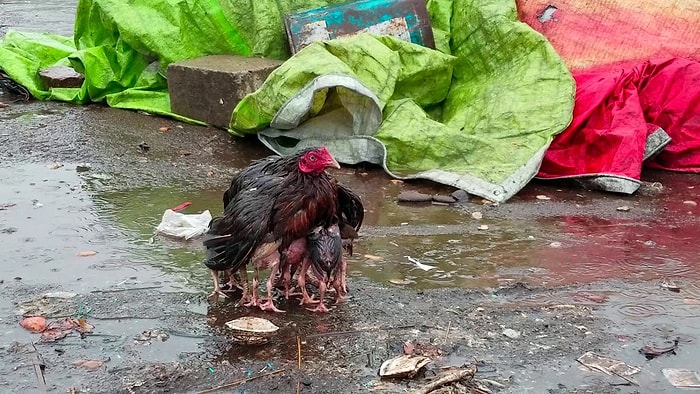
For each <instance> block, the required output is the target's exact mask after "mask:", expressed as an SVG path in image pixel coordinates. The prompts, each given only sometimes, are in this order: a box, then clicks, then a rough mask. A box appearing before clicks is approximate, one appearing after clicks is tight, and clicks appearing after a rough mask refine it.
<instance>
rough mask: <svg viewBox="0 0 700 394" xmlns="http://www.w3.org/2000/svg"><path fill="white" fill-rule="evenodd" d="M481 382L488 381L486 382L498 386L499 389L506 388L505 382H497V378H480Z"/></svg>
mask: <svg viewBox="0 0 700 394" xmlns="http://www.w3.org/2000/svg"><path fill="white" fill-rule="evenodd" d="M479 382H481V383H486V384H488V385H491V386H494V387H498V388H499V389H504V388H506V385H505V384H503V383H500V382H497V381H495V380H491V379H479Z"/></svg>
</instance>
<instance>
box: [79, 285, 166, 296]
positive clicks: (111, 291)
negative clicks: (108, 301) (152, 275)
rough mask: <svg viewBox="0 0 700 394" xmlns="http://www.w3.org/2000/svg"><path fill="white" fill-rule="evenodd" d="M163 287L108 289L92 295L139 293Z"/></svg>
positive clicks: (96, 291) (94, 291) (95, 291)
mask: <svg viewBox="0 0 700 394" xmlns="http://www.w3.org/2000/svg"><path fill="white" fill-rule="evenodd" d="M162 288H163V286H143V287H130V288H128V289H106V290H93V291H91V292H90V293H101V294H105V293H122V292H125V291H138V290H153V289H162Z"/></svg>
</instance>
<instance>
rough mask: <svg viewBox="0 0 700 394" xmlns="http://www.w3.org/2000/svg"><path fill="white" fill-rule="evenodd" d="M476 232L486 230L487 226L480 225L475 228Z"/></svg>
mask: <svg viewBox="0 0 700 394" xmlns="http://www.w3.org/2000/svg"><path fill="white" fill-rule="evenodd" d="M477 229H478V230H488V229H489V226H487V225H485V224H482V225H481V226H479V227H477Z"/></svg>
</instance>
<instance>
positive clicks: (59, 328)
mask: <svg viewBox="0 0 700 394" xmlns="http://www.w3.org/2000/svg"><path fill="white" fill-rule="evenodd" d="M93 328H94V326H93V325H92V324H89V323H88V322H87V321H86V320H85V319H73V318H70V317H67V318H65V319H63V320H56V321H53V322H51V323H49V324H48V325H47V326H46V329H45V330H44V331H43V332H42V333H41V338H40V339H39V342H40V343H46V342H55V341H57V340H59V339H63V338H65V337H66V336H68V334H70V333H71V332H73V331H74V330H75V331H77V332H78V333H79V334H80V336H81V337H82V336H83V335H84V334H86V333H89V332H92V329H93Z"/></svg>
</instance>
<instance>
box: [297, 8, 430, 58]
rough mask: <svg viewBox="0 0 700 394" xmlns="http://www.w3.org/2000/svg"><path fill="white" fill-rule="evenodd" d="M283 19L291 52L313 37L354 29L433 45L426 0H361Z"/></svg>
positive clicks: (327, 37) (319, 38)
mask: <svg viewBox="0 0 700 394" xmlns="http://www.w3.org/2000/svg"><path fill="white" fill-rule="evenodd" d="M284 22H285V27H286V29H287V37H288V39H289V46H290V50H291V52H292V53H296V52H298V51H299V50H300V49H301V48H303V47H305V46H307V45H309V44H311V43H312V42H314V41H322V40H331V39H334V38H338V37H343V36H348V35H352V34H355V33H357V32H370V33H375V34H385V35H390V36H394V37H397V38H400V39H402V40H405V41H410V42H413V43H415V44H419V45H423V46H426V47H429V48H435V42H434V39H433V31H432V28H431V26H430V18H429V17H428V11H427V9H426V7H425V0H361V1H355V2H351V3H345V4H338V5H330V6H325V7H321V8H315V9H312V10H306V11H301V12H296V13H294V14H290V15H287V16H286V17H285V20H284Z"/></svg>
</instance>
